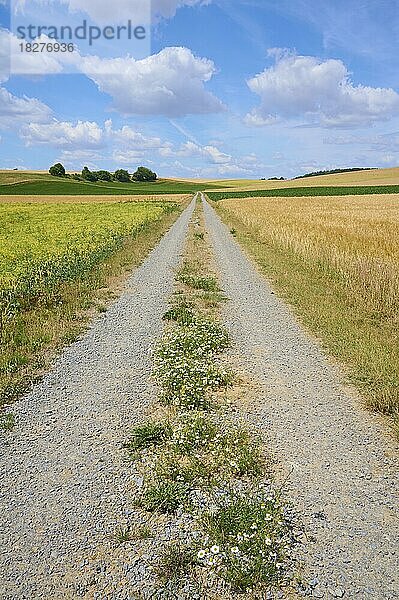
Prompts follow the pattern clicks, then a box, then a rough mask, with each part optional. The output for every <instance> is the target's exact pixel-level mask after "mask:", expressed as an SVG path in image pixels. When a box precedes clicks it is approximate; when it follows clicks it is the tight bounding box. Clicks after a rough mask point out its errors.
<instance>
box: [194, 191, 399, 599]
mask: <svg viewBox="0 0 399 600" xmlns="http://www.w3.org/2000/svg"><path fill="white" fill-rule="evenodd" d="M204 209H205V216H206V223H207V229H208V231H209V232H210V234H211V240H212V243H213V246H214V250H215V254H216V260H217V263H218V266H219V269H220V273H221V279H222V285H223V289H224V290H225V292H226V294H227V296H228V297H229V298H230V302H228V303H227V305H226V309H225V311H224V318H225V321H226V324H227V326H228V327H229V329H230V331H231V333H232V336H233V338H234V340H235V342H236V346H237V347H238V348H239V350H240V354H242V355H243V356H244V361H243V362H244V364H243V366H244V368H245V369H246V370H247V371H249V372H250V373H252V375H253V376H254V378H256V379H257V380H258V381H259V382H260V383H261V384H262V393H261V397H260V398H259V402H258V403H257V405H256V406H253V407H251V411H250V412H251V414H250V415H249V417H250V419H251V420H253V421H254V422H255V423H256V424H257V425H258V427H259V428H260V429H261V430H262V432H263V433H264V434H265V435H266V438H268V443H269V446H270V447H271V449H272V452H273V454H274V456H275V457H276V460H277V461H278V465H277V466H278V470H279V472H280V474H281V477H282V478H283V477H284V473H285V475H286V476H287V475H289V477H288V483H287V494H288V496H289V497H290V499H291V501H292V503H293V504H294V506H295V507H296V508H297V509H298V512H299V513H302V515H303V520H304V525H305V529H306V532H307V536H308V540H307V543H306V544H305V547H304V551H303V555H304V560H305V565H306V571H307V572H308V573H309V582H310V585H308V586H307V589H305V590H304V591H303V594H304V595H310V596H313V597H316V598H331V597H336V598H341V597H345V598H347V597H348V598H352V597H356V598H359V599H362V600H363V599H367V600H368V599H370V600H394V599H398V598H399V502H398V491H399V485H398V473H399V469H398V466H399V463H398V452H397V450H398V448H397V444H395V442H394V441H393V440H392V439H391V438H390V437H388V435H387V434H386V432H385V431H384V427H386V426H384V423H383V421H382V420H381V419H380V418H379V417H377V416H375V415H372V414H370V413H369V412H367V411H366V410H365V409H364V408H363V407H362V403H361V399H360V398H359V397H358V396H357V395H356V393H355V391H354V390H352V389H350V388H348V387H344V385H343V383H342V374H341V372H340V371H339V369H338V368H337V367H336V366H335V365H334V364H332V362H330V361H329V360H328V359H327V358H326V357H325V356H324V355H323V353H322V351H321V349H320V346H319V345H318V343H316V342H315V341H313V340H312V339H311V338H310V336H309V335H307V334H306V333H305V332H304V330H303V329H301V327H300V326H299V325H298V323H297V322H296V320H295V318H294V316H293V314H292V312H291V310H290V309H289V308H288V307H287V306H286V305H285V304H284V303H283V302H282V301H281V300H279V299H278V298H277V297H276V296H275V295H274V293H273V291H272V289H271V288H270V286H269V285H268V283H267V282H266V280H265V279H264V278H263V277H262V276H261V275H260V274H259V272H258V271H257V270H256V268H255V267H254V266H253V264H252V263H251V261H250V260H249V259H248V258H247V257H246V256H245V255H244V253H243V252H242V250H241V249H240V247H239V245H238V244H237V243H236V241H235V240H234V239H233V238H232V236H231V235H230V233H229V231H228V229H227V228H226V227H225V225H223V224H222V223H221V221H220V219H219V217H218V216H217V215H216V213H215V211H214V210H213V209H212V208H211V207H210V206H209V204H207V203H206V202H204Z"/></svg>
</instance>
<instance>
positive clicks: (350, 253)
mask: <svg viewBox="0 0 399 600" xmlns="http://www.w3.org/2000/svg"><path fill="white" fill-rule="evenodd" d="M217 205H218V206H219V205H220V207H219V210H220V212H221V214H222V216H224V218H225V220H226V219H227V220H228V221H230V222H231V223H232V224H233V225H234V226H235V227H237V230H238V233H239V235H240V232H241V234H243V237H242V239H240V241H243V243H244V244H247V246H248V247H249V249H250V251H251V250H252V251H253V252H254V255H255V258H256V259H257V260H258V261H260V262H261V264H262V265H263V266H264V267H265V269H266V271H267V270H268V265H269V266H270V264H272V263H273V271H274V273H277V275H276V276H275V280H276V281H278V282H280V283H279V284H278V286H279V285H281V289H282V290H284V293H286V294H287V296H288V298H289V299H290V300H291V301H293V303H294V304H295V305H296V306H297V307H298V311H299V313H300V314H302V315H304V316H305V321H306V322H307V323H308V324H310V327H311V328H313V329H314V331H315V333H317V334H318V335H320V336H321V338H322V339H323V336H324V335H325V336H326V337H328V338H329V344H328V345H329V347H330V348H333V351H334V352H335V353H336V354H337V356H338V358H340V359H342V358H344V361H347V362H349V363H351V364H352V367H354V368H355V370H356V372H357V379H360V380H362V381H363V382H364V383H365V384H366V386H368V387H369V389H370V390H372V395H373V401H372V404H373V406H374V407H376V408H378V409H379V410H382V411H383V412H387V413H394V412H396V411H399V195H392V194H389V195H378V196H345V197H304V198H252V199H251V198H249V199H248V198H246V199H229V200H223V201H221V202H219V203H217ZM312 287H313V289H312ZM317 287H319V288H320V289H319V290H318V291H319V292H320V293H319V296H317V293H316V292H317V289H316V288H317ZM323 294H324V297H323ZM317 297H319V298H320V303H319V306H318V307H314V306H311V302H315V301H317V300H315V298H317ZM311 298H312V300H311ZM334 305H335V306H334ZM323 306H325V309H323ZM323 310H325V312H324V313H323ZM327 312H328V315H327ZM310 313H312V317H309V314H310ZM327 316H328V318H327ZM343 323H346V325H345V326H343ZM334 331H335V333H333V332H334ZM334 336H340V338H341V339H334ZM345 336H346V337H345Z"/></svg>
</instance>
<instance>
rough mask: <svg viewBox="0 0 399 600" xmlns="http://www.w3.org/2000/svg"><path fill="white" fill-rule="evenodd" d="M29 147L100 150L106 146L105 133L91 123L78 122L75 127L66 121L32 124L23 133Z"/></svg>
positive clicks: (95, 124) (22, 135)
mask: <svg viewBox="0 0 399 600" xmlns="http://www.w3.org/2000/svg"><path fill="white" fill-rule="evenodd" d="M21 137H22V139H23V140H24V141H25V143H26V145H27V146H37V145H48V146H54V147H55V148H65V149H68V148H73V149H74V150H81V149H82V148H99V147H101V146H102V145H103V144H104V131H103V130H102V129H101V127H100V126H99V125H98V124H97V123H95V122H90V121H78V122H77V123H76V124H75V125H74V124H72V123H69V122H65V121H53V122H51V123H43V124H40V125H38V124H36V123H30V124H29V125H27V126H26V127H24V128H23V129H22V131H21Z"/></svg>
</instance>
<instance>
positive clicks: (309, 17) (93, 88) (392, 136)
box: [0, 0, 399, 178]
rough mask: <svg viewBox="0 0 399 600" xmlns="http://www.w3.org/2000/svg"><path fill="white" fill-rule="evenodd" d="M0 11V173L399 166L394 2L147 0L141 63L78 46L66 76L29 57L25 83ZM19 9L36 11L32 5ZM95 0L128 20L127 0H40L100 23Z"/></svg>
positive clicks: (398, 30)
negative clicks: (13, 67) (12, 67)
mask: <svg viewBox="0 0 399 600" xmlns="http://www.w3.org/2000/svg"><path fill="white" fill-rule="evenodd" d="M137 1H138V3H139V4H140V3H145V2H146V0H137ZM4 2H5V0H3V1H2V0H0V18H1V24H2V26H3V30H2V32H1V35H2V38H1V40H0V41H1V43H0V49H2V50H3V60H2V61H0V78H1V87H0V136H1V139H0V166H1V167H2V168H13V167H19V168H23V167H25V168H32V169H47V168H48V167H49V165H50V164H52V163H54V162H56V161H61V162H63V164H65V166H66V167H67V168H68V169H72V170H81V168H82V167H83V166H84V165H88V166H89V167H90V168H93V169H96V168H107V169H110V170H114V169H116V168H118V167H124V168H128V169H129V170H133V169H135V168H136V167H137V166H138V165H141V164H145V165H148V166H150V167H151V168H153V169H154V170H156V171H157V173H158V174H160V175H162V176H176V177H204V178H209V177H215V178H219V177H221V178H233V177H246V178H260V177H272V176H284V177H291V176H295V175H299V174H302V173H305V172H309V171H313V170H319V169H324V168H337V167H348V166H350V167H354V166H362V167H363V166H378V167H392V166H399V70H398V69H397V56H398V50H399V47H398V46H399V35H398V34H399V10H398V2H397V1H392V0H379V1H376V0H373V1H368V2H364V1H362V0H347V1H346V2H345V1H344V0H325V1H324V2H321V3H320V1H319V2H316V1H315V0H279V1H278V2H276V0H242V1H240V0H205V1H201V0H153V13H154V14H153V26H152V47H151V51H150V53H149V52H147V53H145V54H144V55H143V56H140V57H139V56H137V55H134V57H132V56H128V55H127V52H128V51H130V52H131V48H129V47H128V46H127V45H119V46H118V45H116V44H114V45H113V46H112V47H111V46H110V47H109V49H108V54H107V56H106V54H105V52H103V51H102V49H101V48H99V47H93V49H92V50H90V52H91V54H89V53H88V49H87V48H85V49H84V50H83V49H82V48H81V49H80V52H79V53H78V54H77V56H76V57H75V59H74V60H73V61H72V62H73V66H72V67H71V65H70V64H66V62H65V60H63V58H62V57H58V56H55V55H54V54H53V55H52V56H41V57H39V58H38V57H36V56H30V57H29V56H28V57H26V58H24V60H25V62H24V65H23V69H22V71H23V72H24V73H31V74H30V75H29V74H28V75H27V74H25V75H10V74H9V73H8V72H7V68H6V62H7V61H5V60H4V54H5V53H7V48H8V45H9V43H10V39H13V42H12V43H15V37H14V38H12V35H11V34H10V33H9V31H8V28H9V19H8V11H9V9H7V7H6V6H5V4H4ZM29 2H30V3H31V7H32V6H33V8H34V10H36V11H37V12H36V14H37V17H38V19H39V18H40V17H41V16H43V15H44V14H45V11H46V6H45V4H44V0H29ZM101 2H103V3H105V4H103V8H104V11H106V9H107V8H108V9H109V6H112V7H113V8H115V6H118V7H119V8H120V15H119V18H121V19H124V18H127V17H129V16H130V14H131V10H130V9H131V6H132V2H131V0H129V1H128V0H116V1H115V2H114V3H109V1H108V0H52V2H50V3H52V4H54V5H59V4H61V5H62V11H63V14H64V15H66V16H64V18H69V17H68V15H69V16H70V18H71V20H73V19H77V18H83V17H87V16H89V17H90V19H91V20H92V21H93V22H96V23H99V24H102V25H104V24H105V23H106V24H108V23H109V21H108V20H107V19H109V18H110V17H109V15H107V14H106V16H105V17H104V13H102V14H100V13H99V6H100V4H101ZM35 3H36V4H37V5H36V4H35ZM58 8H60V7H59V6H58ZM129 10H130V12H129ZM120 22H124V21H123V20H122V21H120ZM107 43H109V44H112V42H107ZM109 50H112V52H110V51H109ZM131 53H132V52H131ZM109 54H111V56H112V58H110V56H109ZM18 60H20V58H19V59H18ZM34 60H36V61H37V60H40V61H41V63H40V65H39V63H36V67H38V66H39V67H40V68H39V71H40V73H41V74H40V75H37V74H36V73H37V72H38V71H35V70H34V69H33V67H32V65H33V63H32V61H34ZM29 61H31V62H29ZM71 70H72V71H73V73H74V74H70V73H69V71H71ZM32 73H34V74H32Z"/></svg>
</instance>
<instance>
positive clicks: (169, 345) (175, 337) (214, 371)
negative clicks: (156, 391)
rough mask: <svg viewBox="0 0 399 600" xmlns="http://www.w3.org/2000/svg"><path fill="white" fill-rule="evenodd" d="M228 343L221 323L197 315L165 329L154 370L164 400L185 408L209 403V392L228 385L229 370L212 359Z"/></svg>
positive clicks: (156, 351) (166, 402)
mask: <svg viewBox="0 0 399 600" xmlns="http://www.w3.org/2000/svg"><path fill="white" fill-rule="evenodd" d="M228 344H229V336H228V333H227V331H226V330H225V328H224V327H222V326H221V325H220V324H218V323H216V322H214V321H210V320H207V319H202V318H197V319H196V320H195V321H193V322H192V323H190V324H189V325H183V326H180V327H176V328H174V329H173V330H171V331H168V332H167V333H166V334H165V336H164V338H163V339H162V340H161V342H160V343H159V344H158V345H157V347H156V349H155V353H154V368H153V373H154V377H155V380H156V382H157V383H158V385H159V386H160V388H161V395H160V400H161V402H162V403H163V404H167V405H175V406H179V407H183V408H185V409H188V408H191V409H206V408H208V407H209V398H208V392H209V391H212V390H216V389H218V388H222V387H227V386H228V385H230V384H231V382H232V379H233V377H232V373H231V372H230V371H229V370H228V369H226V368H225V367H223V366H222V365H218V364H217V363H215V361H214V360H213V359H214V357H215V356H216V355H217V354H219V353H221V352H222V351H223V350H224V349H225V348H227V346H228Z"/></svg>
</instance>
